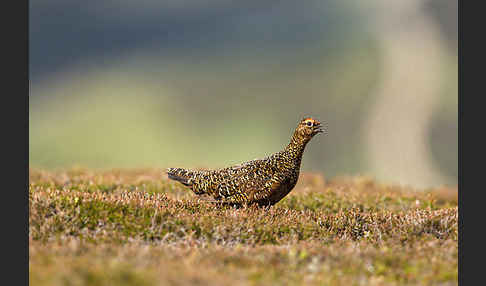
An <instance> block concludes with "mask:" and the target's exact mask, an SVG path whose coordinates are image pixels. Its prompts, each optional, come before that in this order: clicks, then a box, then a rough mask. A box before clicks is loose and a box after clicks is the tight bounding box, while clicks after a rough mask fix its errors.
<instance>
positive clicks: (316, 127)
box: [314, 121, 324, 134]
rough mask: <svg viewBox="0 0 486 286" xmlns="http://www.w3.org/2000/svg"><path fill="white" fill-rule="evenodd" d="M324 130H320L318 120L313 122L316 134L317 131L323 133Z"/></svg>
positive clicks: (320, 126)
mask: <svg viewBox="0 0 486 286" xmlns="http://www.w3.org/2000/svg"><path fill="white" fill-rule="evenodd" d="M323 132H324V131H323V130H322V125H321V123H320V122H319V121H315V124H314V134H317V133H323Z"/></svg>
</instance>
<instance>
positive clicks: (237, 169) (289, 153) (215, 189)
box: [167, 117, 326, 206]
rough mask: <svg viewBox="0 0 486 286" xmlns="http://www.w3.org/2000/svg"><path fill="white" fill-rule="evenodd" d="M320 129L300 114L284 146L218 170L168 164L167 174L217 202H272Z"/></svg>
mask: <svg viewBox="0 0 486 286" xmlns="http://www.w3.org/2000/svg"><path fill="white" fill-rule="evenodd" d="M324 131H326V130H323V129H322V125H321V123H320V122H319V121H318V120H316V119H313V118H311V117H307V118H303V119H302V120H301V121H300V122H299V124H298V126H297V128H296V129H295V131H294V133H293V135H292V138H291V140H290V143H289V144H288V145H287V146H286V147H285V149H284V150H282V151H280V152H277V153H275V154H273V155H271V156H268V157H266V158H263V159H257V160H251V161H248V162H245V163H242V164H240V165H236V166H232V167H227V168H223V169H218V170H188V169H183V168H168V169H167V174H168V177H169V178H170V179H172V180H176V181H178V182H180V183H182V184H184V185H185V186H188V187H189V188H191V190H192V191H193V192H194V193H195V194H197V195H203V194H206V195H210V196H212V197H213V198H214V199H215V200H216V201H219V202H223V203H230V204H234V205H242V204H246V205H251V204H258V205H259V206H269V205H274V204H276V203H277V202H279V201H280V200H281V199H282V198H283V197H285V196H286V195H287V194H288V193H289V192H290V191H291V190H292V189H293V188H294V186H295V184H296V183H297V180H298V178H299V171H300V165H301V160H302V155H303V153H304V149H305V146H306V145H307V143H309V141H310V140H311V139H312V138H313V137H314V136H315V135H316V134H318V133H322V132H324Z"/></svg>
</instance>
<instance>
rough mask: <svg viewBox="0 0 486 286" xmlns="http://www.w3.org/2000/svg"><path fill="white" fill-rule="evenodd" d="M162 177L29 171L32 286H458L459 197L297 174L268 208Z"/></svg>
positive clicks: (145, 172)
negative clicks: (203, 194)
mask: <svg viewBox="0 0 486 286" xmlns="http://www.w3.org/2000/svg"><path fill="white" fill-rule="evenodd" d="M162 171H163V170H162V169H137V170H128V169H123V170H90V169H79V168H77V169H68V170H57V171H46V170H42V169H34V168H31V169H30V171H29V176H30V182H29V279H30V284H31V285H457V284H458V243H457V239H458V208H457V189H451V188H447V187H442V188H436V189H429V190H415V189H413V188H412V187H403V186H401V187H398V186H389V185H382V184H379V183H377V182H375V181H374V180H372V179H370V178H366V177H343V178H333V179H325V178H324V177H323V175H321V174H317V173H304V174H301V177H300V179H299V182H298V184H297V186H296V187H295V189H294V190H293V191H292V192H291V193H290V194H289V195H288V196H287V197H285V198H284V199H283V200H282V201H280V202H279V203H278V204H276V205H275V206H273V207H270V208H258V207H248V208H240V209H235V208H232V207H229V206H227V207H221V206H218V205H215V204H213V203H211V202H208V201H205V200H203V199H198V198H197V197H196V196H195V195H194V194H193V193H192V192H191V191H190V190H188V189H187V188H186V187H184V186H183V185H181V184H179V183H177V182H173V181H170V180H168V179H167V177H166V175H165V174H163V172H162Z"/></svg>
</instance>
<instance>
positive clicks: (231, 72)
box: [29, 0, 458, 188]
mask: <svg viewBox="0 0 486 286" xmlns="http://www.w3.org/2000/svg"><path fill="white" fill-rule="evenodd" d="M29 4H30V11H29V14H30V21H29V25H30V26H29V29H30V59H29V60H30V71H29V73H30V96H29V137H30V138H29V164H30V166H31V167H44V168H63V167H72V166H82V167H91V168H135V167H161V168H165V167H169V166H172V167H175V166H181V167H211V168H217V167H224V166H228V165H231V164H235V163H240V162H243V161H247V160H250V159H255V158H259V157H264V156H267V155H269V154H271V153H273V152H276V151H279V150H281V149H282V148H283V147H284V146H285V145H286V144H287V143H288V141H289V139H290V136H291V134H292V132H293V129H294V128H295V127H296V124H297V122H298V121H299V120H300V119H301V118H302V117H303V116H307V115H308V116H314V117H316V118H318V119H319V120H321V121H325V122H327V124H328V135H327V136H322V135H320V136H318V137H316V138H315V139H313V140H312V141H311V142H310V144H309V145H308V147H307V150H306V153H305V154H304V158H303V163H302V169H303V170H304V171H318V172H323V173H324V175H325V176H326V177H333V176H340V175H368V176H371V177H374V178H376V179H378V180H380V181H383V182H390V183H398V184H405V185H412V186H416V187H421V188H422V187H423V188H426V187H432V186H438V185H456V184H457V173H458V170H457V164H458V148H457V147H458V143H457V142H458V127H457V126H458V125H457V116H458V113H457V105H458V100H457V97H458V94H457V87H458V85H457V78H458V77H457V68H458V66H457V1H452V0H427V1H426V0H423V1H421V0H413V1H412V0H400V1H385V0H373V1H364V2H363V1H318V0H310V1H304V2H299V1H271V0H269V1H227V0H226V1H225V0H219V1H214V0H213V1H203V2H201V1H191V0H186V1H154V0H143V1H115V2H114V1H106V0H98V1H83V2H79V1H66V0H64V1H61V0H44V1H30V2H29Z"/></svg>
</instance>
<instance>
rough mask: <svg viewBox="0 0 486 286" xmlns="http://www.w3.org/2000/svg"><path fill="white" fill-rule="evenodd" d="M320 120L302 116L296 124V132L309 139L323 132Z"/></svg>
mask: <svg viewBox="0 0 486 286" xmlns="http://www.w3.org/2000/svg"><path fill="white" fill-rule="evenodd" d="M324 131H325V130H323V129H322V125H321V122H319V120H317V119H314V118H312V117H304V118H303V119H302V120H301V121H300V122H299V126H297V130H296V132H297V133H299V135H300V136H299V137H302V138H303V139H307V140H310V139H311V138H312V137H314V136H315V135H316V134H318V133H323V132H324Z"/></svg>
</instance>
